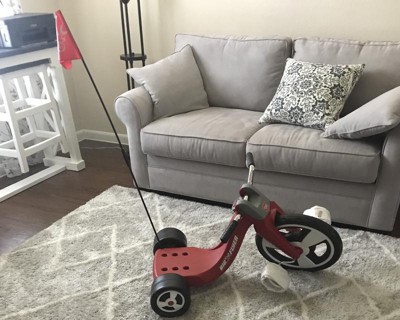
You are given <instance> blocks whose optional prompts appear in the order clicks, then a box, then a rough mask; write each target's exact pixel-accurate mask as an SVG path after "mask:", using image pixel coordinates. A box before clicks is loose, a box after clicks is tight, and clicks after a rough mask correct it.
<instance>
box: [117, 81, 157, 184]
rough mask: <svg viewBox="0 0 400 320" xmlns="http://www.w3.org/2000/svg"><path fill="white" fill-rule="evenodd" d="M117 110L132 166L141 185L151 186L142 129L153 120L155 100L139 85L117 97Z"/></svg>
mask: <svg viewBox="0 0 400 320" xmlns="http://www.w3.org/2000/svg"><path fill="white" fill-rule="evenodd" d="M115 111H116V113H117V115H118V117H119V119H120V120H121V121H122V122H123V123H124V124H125V126H126V130H127V134H128V142H129V154H130V158H131V168H132V171H133V173H134V175H135V178H136V180H137V183H138V185H139V187H141V188H149V187H150V184H149V174H148V170H147V158H146V155H145V154H144V153H143V152H142V147H141V144H140V130H141V129H142V128H143V127H144V126H146V125H147V124H149V123H150V122H151V121H152V120H153V102H152V100H151V97H150V95H149V93H148V92H147V91H146V90H145V89H144V88H143V87H138V88H135V89H132V90H130V91H127V92H125V93H123V94H122V95H120V96H119V97H117V98H116V99H115Z"/></svg>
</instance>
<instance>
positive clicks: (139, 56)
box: [120, 0, 147, 90]
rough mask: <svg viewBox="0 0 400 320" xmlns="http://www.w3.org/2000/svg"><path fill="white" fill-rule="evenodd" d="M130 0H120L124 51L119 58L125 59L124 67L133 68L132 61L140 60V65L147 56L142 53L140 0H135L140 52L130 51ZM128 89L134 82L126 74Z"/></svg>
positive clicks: (143, 63)
mask: <svg viewBox="0 0 400 320" xmlns="http://www.w3.org/2000/svg"><path fill="white" fill-rule="evenodd" d="M129 1H130V0H120V9H121V24H122V38H123V42H124V53H123V54H121V56H120V58H121V60H123V61H125V68H126V69H129V68H133V62H134V61H142V66H145V62H146V58H147V56H146V55H145V54H144V44H143V28H142V13H141V8H140V0H137V9H138V20H139V37H140V48H141V53H134V52H133V51H132V41H131V31H130V25H129V13H128V3H129ZM126 81H127V84H128V90H130V89H132V88H134V87H135V82H134V80H133V79H132V78H130V77H129V75H126Z"/></svg>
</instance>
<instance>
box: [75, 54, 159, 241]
mask: <svg viewBox="0 0 400 320" xmlns="http://www.w3.org/2000/svg"><path fill="white" fill-rule="evenodd" d="M81 60H82V63H83V66H84V67H85V69H86V72H87V74H88V75H89V78H90V81H91V82H92V85H93V87H94V90H95V91H96V94H97V96H98V98H99V100H100V103H101V106H102V107H103V110H104V112H105V113H106V116H107V118H108V121H109V122H110V125H111V128H112V130H113V132H114V135H115V137H116V138H117V141H118V145H119V148H120V149H121V153H122V156H123V158H124V160H125V163H126V166H127V167H128V169H129V173H130V174H131V177H132V178H133V181H134V183H135V186H136V188H137V191H138V193H139V196H140V200H141V201H142V204H143V207H144V209H145V211H146V214H147V217H148V219H149V221H150V224H151V227H152V228H153V231H154V234H155V236H156V238H157V241H158V242H160V239H159V237H158V234H157V230H156V228H155V226H154V223H153V220H152V219H151V216H150V213H149V210H148V209H147V205H146V202H145V201H144V198H143V195H142V191H141V190H140V188H139V185H138V183H137V181H136V178H135V175H134V174H133V171H132V168H131V164H130V163H129V156H128V155H127V153H126V151H125V149H124V147H123V145H122V143H121V140H120V138H119V136H118V133H117V130H116V129H115V126H114V123H113V122H112V120H111V117H110V114H109V112H108V110H107V108H106V105H105V104H104V101H103V98H102V97H101V94H100V91H99V90H98V89H97V85H96V83H95V81H94V79H93V77H92V74H91V73H90V70H89V67H88V66H87V64H86V61H85V59H84V58H83V55H82V53H81Z"/></svg>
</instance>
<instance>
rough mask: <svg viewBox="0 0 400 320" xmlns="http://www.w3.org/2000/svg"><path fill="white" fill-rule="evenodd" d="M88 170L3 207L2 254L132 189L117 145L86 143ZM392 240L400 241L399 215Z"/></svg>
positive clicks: (62, 176) (54, 181) (0, 220)
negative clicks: (116, 190) (109, 192)
mask: <svg viewBox="0 0 400 320" xmlns="http://www.w3.org/2000/svg"><path fill="white" fill-rule="evenodd" d="M80 145H81V151H82V157H83V158H84V160H85V162H86V169H85V170H83V171H81V172H73V171H64V172H62V173H60V174H58V175H56V176H55V177H53V178H50V179H48V180H46V181H44V182H42V183H40V184H38V185H36V186H34V187H32V188H30V189H28V190H26V191H24V192H22V193H20V194H18V195H16V196H14V197H12V198H10V199H8V200H6V201H3V202H2V203H0V254H1V253H5V252H9V251H11V250H12V249H14V248H15V247H17V246H18V245H19V244H20V243H22V242H23V241H25V240H26V239H28V238H30V237H31V236H33V235H34V234H36V233H38V232H39V231H41V230H43V229H45V228H47V227H48V226H50V225H51V224H52V223H54V222H55V221H57V220H58V219H60V218H62V217H63V216H65V215H66V214H68V213H69V212H71V211H72V210H74V209H76V208H77V207H79V206H81V205H82V204H84V203H86V202H87V201H89V200H90V199H92V198H94V197H95V196H97V195H98V194H100V193H101V192H103V191H104V190H106V189H108V188H109V187H111V186H113V185H116V184H118V185H121V186H126V187H131V186H132V181H131V178H130V176H129V173H128V170H127V168H126V167H125V163H124V161H123V159H122V156H121V153H120V151H119V150H118V147H117V145H114V144H108V143H102V142H94V141H83V142H81V144H80ZM389 234H390V235H392V236H396V237H400V215H398V217H397V221H396V226H395V229H394V231H393V232H391V233H389Z"/></svg>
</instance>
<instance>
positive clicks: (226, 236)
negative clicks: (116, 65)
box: [220, 220, 239, 243]
mask: <svg viewBox="0 0 400 320" xmlns="http://www.w3.org/2000/svg"><path fill="white" fill-rule="evenodd" d="M238 225H239V222H237V221H236V220H232V221H231V222H230V223H229V226H228V228H226V230H225V231H224V233H223V234H222V236H221V238H220V240H221V242H223V243H227V242H228V241H229V238H230V237H231V235H232V234H233V232H234V231H235V229H236V227H237V226H238Z"/></svg>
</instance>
